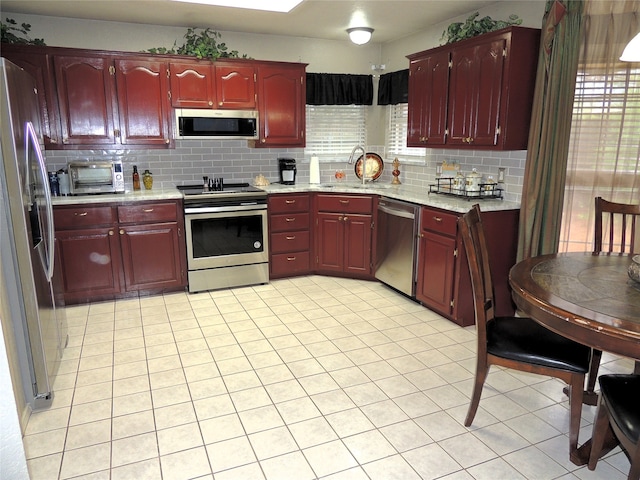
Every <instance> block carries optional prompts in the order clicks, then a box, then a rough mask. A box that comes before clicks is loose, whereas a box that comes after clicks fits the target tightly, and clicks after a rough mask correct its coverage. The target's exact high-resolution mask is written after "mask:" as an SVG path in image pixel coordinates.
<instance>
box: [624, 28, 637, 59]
mask: <svg viewBox="0 0 640 480" xmlns="http://www.w3.org/2000/svg"><path fill="white" fill-rule="evenodd" d="M620 60H621V61H623V62H640V33H638V34H637V35H636V36H635V37H633V38H632V39H631V41H630V42H629V43H628V44H627V46H626V47H624V50H623V51H622V55H621V56H620Z"/></svg>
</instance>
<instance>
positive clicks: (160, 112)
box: [115, 58, 171, 145]
mask: <svg viewBox="0 0 640 480" xmlns="http://www.w3.org/2000/svg"><path fill="white" fill-rule="evenodd" d="M115 72H116V81H117V92H118V111H119V114H120V118H119V121H120V131H119V138H120V143H122V144H123V145H127V144H135V145H168V144H169V143H170V142H171V131H170V130H171V129H170V126H171V124H170V113H169V112H170V110H171V106H170V104H169V83H168V78H167V77H168V74H167V64H166V63H165V62H163V61H159V60H158V61H155V60H151V59H149V58H126V59H115Z"/></svg>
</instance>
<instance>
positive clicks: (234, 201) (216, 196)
mask: <svg viewBox="0 0 640 480" xmlns="http://www.w3.org/2000/svg"><path fill="white" fill-rule="evenodd" d="M176 188H177V189H178V190H179V191H181V192H182V197H183V198H184V206H185V208H187V207H189V208H195V207H206V206H211V205H216V206H217V205H226V206H230V205H242V204H244V203H246V202H252V203H258V204H266V203H267V192H265V191H264V190H261V189H259V188H257V187H254V186H253V185H249V184H248V183H225V184H224V185H223V187H222V190H209V189H208V188H207V189H206V190H205V189H204V187H203V185H202V184H201V185H178V186H177V187H176Z"/></svg>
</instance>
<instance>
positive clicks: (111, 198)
mask: <svg viewBox="0 0 640 480" xmlns="http://www.w3.org/2000/svg"><path fill="white" fill-rule="evenodd" d="M181 198H182V193H180V192H179V191H178V190H177V189H176V188H164V189H162V188H158V189H153V190H136V191H132V190H127V191H126V192H124V193H101V194H94V195H69V196H63V197H53V198H52V203H53V205H78V204H84V203H117V202H141V201H149V200H177V199H181Z"/></svg>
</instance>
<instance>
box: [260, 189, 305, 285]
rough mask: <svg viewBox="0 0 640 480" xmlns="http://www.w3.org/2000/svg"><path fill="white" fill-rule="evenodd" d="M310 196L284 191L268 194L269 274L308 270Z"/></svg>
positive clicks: (278, 276) (286, 275)
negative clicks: (282, 193) (285, 192)
mask: <svg viewBox="0 0 640 480" xmlns="http://www.w3.org/2000/svg"><path fill="white" fill-rule="evenodd" d="M310 203H311V202H310V196H309V194H284V195H271V196H270V197H269V247H270V249H271V252H270V262H269V267H270V275H269V276H270V277H271V278H281V277H290V276H294V275H305V274H308V273H309V272H310V269H311V263H310V247H311V243H310V242H311V233H310V226H311V221H310V217H311V214H310Z"/></svg>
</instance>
